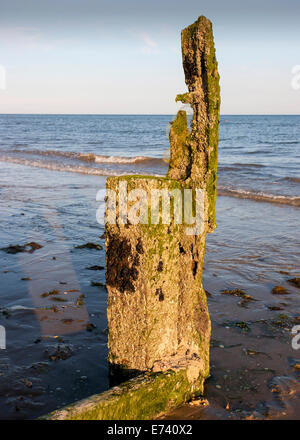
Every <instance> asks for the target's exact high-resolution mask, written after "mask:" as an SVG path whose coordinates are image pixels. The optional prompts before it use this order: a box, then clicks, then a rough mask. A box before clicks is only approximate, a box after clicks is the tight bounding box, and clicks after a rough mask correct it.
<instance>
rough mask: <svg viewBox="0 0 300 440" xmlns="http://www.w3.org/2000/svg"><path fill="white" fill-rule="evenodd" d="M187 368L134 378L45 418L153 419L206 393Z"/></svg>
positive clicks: (200, 381)
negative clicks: (190, 375)
mask: <svg viewBox="0 0 300 440" xmlns="http://www.w3.org/2000/svg"><path fill="white" fill-rule="evenodd" d="M191 379H192V378H191V377H189V372H188V370H187V369H181V370H178V371H167V372H162V373H150V374H147V375H142V376H139V377H136V378H134V379H131V380H129V381H127V382H124V383H123V384H121V385H119V386H117V387H114V388H111V389H110V390H108V391H105V392H104V393H102V394H95V395H93V396H91V397H88V398H87V399H84V400H82V401H80V402H76V403H74V404H72V405H69V406H66V407H64V408H62V409H59V410H57V411H53V412H52V413H50V414H48V415H46V416H45V417H42V419H47V420H149V419H153V418H154V417H156V416H158V415H160V414H161V413H164V412H166V411H168V410H169V409H171V408H174V407H176V406H178V405H180V404H181V403H183V402H187V401H188V400H190V399H191V398H193V397H195V396H198V395H199V394H200V393H202V392H203V379H202V378H201V377H199V378H198V379H197V380H196V381H193V380H191Z"/></svg>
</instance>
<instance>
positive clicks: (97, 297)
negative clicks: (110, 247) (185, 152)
mask: <svg viewBox="0 0 300 440" xmlns="http://www.w3.org/2000/svg"><path fill="white" fill-rule="evenodd" d="M170 120H172V116H158V115H157V116H71V115H70V116H68V115H66V116H61V115H59V116H56V115H51V116H46V115H43V116H41V115H1V116H0V212H1V230H0V248H2V247H5V246H9V245H10V244H24V243H26V242H30V241H35V242H38V243H39V244H41V245H42V246H43V247H42V248H41V249H39V250H37V251H35V252H34V253H32V254H29V253H19V254H15V255H13V254H7V253H5V252H3V251H0V325H3V326H5V328H6V334H7V348H6V350H0V418H7V417H9V418H13V419H15V418H32V417H36V416H38V415H41V414H44V413H46V412H47V411H50V410H53V409H55V408H58V407H60V406H62V405H64V404H65V403H70V402H73V401H74V400H76V399H81V398H83V397H85V396H88V395H90V394H93V393H96V392H101V391H103V390H105V389H107V387H108V386H109V383H108V375H107V365H106V356H107V346H106V343H107V330H106V327H107V321H106V298H107V296H106V295H107V294H106V289H105V286H104V284H105V270H103V269H99V270H97V271H94V270H90V269H89V267H91V266H93V265H99V266H102V267H104V266H105V253H104V250H100V251H97V250H88V249H76V246H77V245H81V244H84V243H86V242H94V243H99V244H102V246H103V245H104V240H103V238H101V236H102V234H103V226H101V225H99V224H98V223H97V221H96V210H97V207H98V203H97V202H96V194H97V191H98V190H99V189H102V188H104V187H105V179H106V176H108V175H118V174H122V173H124V174H127V173H135V174H136V173H143V174H145V173H151V174H153V173H154V174H159V175H163V174H165V172H166V171H167V165H166V162H165V161H164V160H163V158H165V157H167V156H168V137H167V130H168V123H169V121H170ZM299 161H300V116H222V117H221V124H220V145H219V168H218V190H219V195H220V197H218V202H217V222H218V228H217V229H216V231H215V232H214V234H209V235H208V236H207V247H206V256H205V268H204V277H203V280H204V281H203V282H204V287H205V288H206V289H207V290H208V291H209V292H210V294H211V296H210V297H208V303H209V309H210V313H211V318H212V323H213V334H212V336H213V339H212V357H211V359H212V361H211V364H212V379H211V380H210V382H209V385H208V386H209V391H208V392H209V400H210V401H211V406H210V408H213V407H214V405H213V404H212V401H213V400H212V399H213V397H212V396H214V395H215V393H216V388H215V385H216V384H220V383H221V385H222V389H221V391H220V396H219V397H220V405H221V406H222V405H223V403H224V396H225V397H226V398H227V397H228V396H234V395H235V394H236V397H235V398H236V399H237V400H236V401H234V400H233V401H232V403H231V406H232V407H233V408H234V404H235V403H234V402H236V405H237V408H241V405H242V404H241V403H240V400H239V399H242V400H243V401H244V403H245V405H244V407H245V408H246V407H247V405H246V402H248V401H250V400H251V405H252V407H253V408H255V407H256V404H257V405H258V408H260V407H259V405H261V404H260V403H259V402H261V401H262V400H268V399H272V393H271V391H270V390H269V388H268V383H269V381H270V380H271V379H272V380H273V379H274V378H275V379H276V381H277V382H278V381H279V384H281V382H280V381H281V379H280V378H281V377H284V378H285V380H289V381H291V383H293V381H294V380H295V377H294V373H295V372H293V368H292V364H293V362H294V361H293V359H294V358H296V357H297V356H296V355H297V353H296V352H295V350H292V348H291V344H290V328H288V326H287V327H285V326H284V325H283V327H282V328H280V329H279V330H280V332H279V333H278V334H277V333H276V337H275V338H274V337H273V336H274V335H273V333H272V331H273V330H272V331H271V330H270V328H271V329H272V328H273V327H272V325H271V323H272V322H273V321H274V319H275V317H276V316H277V315H276V314H278V313H282V314H284V315H285V316H286V317H287V318H286V319H287V321H286V323H287V324H288V325H291V322H292V321H291V320H292V319H294V318H295V314H299V306H300V296H299V289H297V288H296V287H294V286H292V285H291V284H290V283H289V282H288V279H289V278H291V277H295V276H299V261H300V253H299V249H300V246H299V242H300V237H299V205H300V203H299V201H300V198H299V185H300V176H299ZM24 278H25V280H24ZM93 281H96V282H97V283H102V284H103V286H101V285H98V286H93V285H92V282H93ZM62 283H63V284H62ZM65 283H66V284H65ZM278 284H280V285H282V286H284V287H286V288H287V290H288V291H289V294H288V295H286V296H284V298H283V297H282V296H276V295H272V294H271V291H272V287H274V285H278ZM234 288H242V289H243V290H245V291H246V293H247V294H250V295H251V296H253V297H254V298H255V299H256V301H252V302H250V303H249V304H247V305H246V306H245V307H243V306H241V305H240V304H239V298H236V297H231V296H228V295H222V294H221V291H222V290H223V289H234ZM52 289H57V290H58V291H59V294H58V296H59V297H60V298H62V299H63V300H64V301H63V302H55V301H54V300H53V299H52V298H51V296H49V297H43V296H42V294H43V293H45V292H48V291H50V290H52ZM80 294H84V295H85V297H84V305H82V306H77V305H76V301H77V299H78V296H79V295H80ZM53 306H55V307H53ZM270 306H272V307H273V309H270V308H269V307H270ZM274 307H275V309H274ZM277 309H278V310H279V309H280V311H277V312H276V310H277ZM274 310H275V311H274ZM235 321H246V322H247V323H248V324H249V327H250V328H251V331H250V332H249V335H250V336H248V334H247V335H246V334H244V333H243V332H241V331H240V330H239V329H238V328H236V327H234V324H233V322H235ZM87 323H92V324H93V325H94V326H95V327H93V328H92V331H87V330H86V325H87ZM223 346H224V347H225V349H226V350H227V351H226V350H225V349H224V350H225V351H222V350H223V349H220V348H219V347H223ZM58 347H60V348H59V350H62V351H64V352H65V353H66V356H65V358H64V356H62V357H63V358H62V359H58V360H53V358H51V355H52V354H53V353H54V354H55V353H57V349H58ZM227 347H228V348H227ZM230 347H233V348H230ZM246 348H251V349H252V350H256V351H257V352H267V356H266V355H262V357H261V358H257V357H253V356H252V358H251V359H250V357H248V358H249V359H248V358H247V357H246V356H245V349H246ZM220 350H221V351H220ZM225 355H226V356H225ZM224 356H225V357H224ZM225 364H226V371H227V370H228V371H229V372H231V373H226V374H227V375H228V377H229V378H231V379H230V380H231V381H232V382H231V384H229V385H226V383H224V385H223V382H224V381H225V379H224V378H223V376H224V366H225ZM257 365H259V367H258V366H257ZM259 368H261V371H265V370H264V368H268V370H266V371H268V373H266V374H268V375H267V376H265V375H264V374H262V373H261V372H260V373H259V377H258V376H257V374H258V370H259ZM244 371H247V377H246V378H244ZM270 371H271V372H272V373H270ZM231 374H233V376H232V377H231V376H230V375H231ZM295 374H296V373H295ZM249 375H250V376H251V377H252V378H253V382H255V383H256V385H255V386H256V389H257V390H259V394H258V391H255V387H254V385H251V387H252V388H253V390H254V391H253V393H252V391H251V392H250V391H241V390H243V389H244V388H242V387H244V386H245V384H244V383H240V382H241V381H244V380H246V382H247V381H248V380H250V379H249V377H250V376H249ZM224 377H225V376H224ZM278 378H279V379H278ZM286 378H287V379H286ZM25 379H26V380H27V382H26V380H25ZM275 379H274V380H275ZM251 380H252V379H251ZM28 381H29V382H30V383H31V384H32V386H31V387H30V385H28ZM222 381H223V382H222ZM259 381H260V382H259ZM277 382H276V383H277ZM282 386H283V388H284V387H285V386H286V382H284V384H283V385H282ZM292 386H293V385H292ZM226 387H227V388H228V389H229V391H228V392H227V391H226V389H227V388H226ZM252 388H251V389H252ZM245 389H246V388H245ZM284 389H285V388H284ZM251 393H252V394H251ZM227 394H228V396H227ZM294 394H295V393H294ZM291 395H292V393H291ZM240 396H242V397H240ZM216 399H217V398H216ZM232 399H233V397H232ZM216 405H217V404H216ZM221 406H220V407H221ZM248 406H249V405H248ZM258 410H259V409H258ZM287 414H288V413H287ZM227 416H228V413H226V411H225V412H222V414H221V415H220V416H219V417H225V418H226V417H227Z"/></svg>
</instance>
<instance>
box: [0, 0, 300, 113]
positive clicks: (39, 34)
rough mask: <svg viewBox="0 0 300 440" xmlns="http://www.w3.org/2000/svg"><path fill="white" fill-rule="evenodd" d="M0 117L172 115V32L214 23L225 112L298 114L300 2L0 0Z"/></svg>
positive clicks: (179, 82)
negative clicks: (202, 18) (295, 81)
mask: <svg viewBox="0 0 300 440" xmlns="http://www.w3.org/2000/svg"><path fill="white" fill-rule="evenodd" d="M0 8H1V9H0V65H2V66H4V68H5V70H6V89H5V90H1V89H0V113H117V114H118V113H130V114H137V113H160V114H171V113H175V112H176V110H177V108H178V106H177V105H176V104H175V102H174V100H175V96H176V94H177V93H181V92H182V91H184V90H185V83H184V76H183V71H182V63H181V53H180V31H181V29H182V28H184V27H186V26H187V25H189V24H191V23H192V22H194V21H195V20H196V19H197V17H198V16H199V15H206V16H207V17H208V18H210V19H211V21H212V22H213V27H214V35H215V45H216V50H217V58H218V61H219V71H220V75H221V93H222V107H221V111H222V113H223V114H241V113H242V114H245V113H246V114H247V113H248V114H249V113H250V114H274V113H275V114H276V113H277V114H289V113H294V114H299V113H300V89H299V90H293V88H292V86H291V81H292V73H291V70H292V68H293V66H295V65H300V50H299V49H300V26H299V18H300V2H299V0H286V1H283V0H264V1H262V0H260V1H258V0H252V1H248V0H246V1H243V2H242V1H237V0H228V1H221V0H210V1H208V0H207V1H203V0H185V1H183V0H181V1H179V0H172V1H171V0H160V1H157V0H151V1H150V0H148V1H146V0H129V1H127V0H110V1H108V0H97V1H96V0H60V1H58V0H52V1H48V0H43V1H38V0H7V1H4V0H0Z"/></svg>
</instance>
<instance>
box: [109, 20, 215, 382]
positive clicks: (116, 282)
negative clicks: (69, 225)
mask: <svg viewBox="0 0 300 440" xmlns="http://www.w3.org/2000/svg"><path fill="white" fill-rule="evenodd" d="M182 59H183V67H184V73H185V78H186V84H187V86H188V90H189V92H188V93H185V94H183V95H178V96H177V98H176V100H179V101H182V102H183V103H188V104H190V105H191V106H192V108H193V121H192V127H191V131H189V129H188V125H187V116H186V112H185V111H179V112H178V114H177V117H176V119H175V120H174V122H172V125H171V129H170V135H169V138H170V146H171V155H170V165H169V171H168V174H167V177H166V178H159V177H149V176H125V177H124V176H122V177H112V178H109V179H107V190H109V191H108V199H109V201H108V204H109V207H108V210H107V214H108V223H107V224H106V264H107V272H106V283H107V290H108V310H107V314H108V325H109V339H108V341H109V342H108V344H109V357H108V359H109V362H110V365H111V368H112V371H113V372H114V371H116V370H117V371H119V372H120V370H121V371H123V372H125V373H129V372H130V371H134V372H135V373H138V372H145V371H166V370H170V369H171V370H178V369H186V370H187V377H188V379H189V380H190V381H191V383H193V386H194V389H195V390H198V391H202V387H203V382H204V379H205V378H206V377H207V376H208V375H209V343H210V319H209V313H208V309H207V304H206V295H205V292H204V289H203V287H202V266H203V259H204V252H205V235H206V233H207V232H212V231H213V230H214V228H215V226H216V215H215V209H216V207H215V205H216V172H217V148H218V125H219V107H220V89H219V74H218V70H217V61H216V57H215V49H214V42H213V34H212V25H211V22H210V21H209V20H208V19H207V18H205V17H203V16H201V17H199V19H198V20H197V21H196V22H195V23H194V24H192V25H191V26H189V27H187V28H186V29H184V30H183V31H182ZM191 189H192V190H193V194H194V196H196V197H198V199H195V197H194V202H193V204H194V211H195V210H196V211H197V209H198V208H199V206H200V205H201V209H200V210H199V212H198V214H199V215H200V217H199V218H201V224H200V223H199V222H198V224H197V225H193V226H194V230H193V229H191V225H189V224H188V223H189V222H188V221H187V218H186V217H187V214H188V212H187V211H188V210H187V209H186V206H185V204H187V203H188V197H187V196H186V194H190V193H189V192H188V191H187V190H191ZM154 196H155V197H154ZM197 200H198V202H199V203H197ZM181 202H182V205H181ZM159 207H161V208H162V211H163V209H164V208H165V209H168V208H170V211H171V215H170V216H169V217H168V214H167V213H166V212H165V213H163V212H162V213H161V214H162V217H161V218H159V216H158V215H157V214H158V209H159ZM175 208H177V209H175ZM180 217H181V218H180ZM196 217H197V215H196ZM180 220H182V222H181V223H180ZM198 220H199V219H198ZM196 222H197V221H196Z"/></svg>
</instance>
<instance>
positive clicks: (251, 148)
mask: <svg viewBox="0 0 300 440" xmlns="http://www.w3.org/2000/svg"><path fill="white" fill-rule="evenodd" d="M170 120H172V116H80V115H79V116H74V115H65V116H63V115H59V116H57V115H50V116H47V115H36V116H35V115H29V116H27V115H23V116H22V115H15V116H12V115H2V116H0V161H3V162H10V163H17V164H22V165H27V166H32V167H39V168H47V169H52V170H58V171H70V172H75V173H85V174H93V175H102V176H109V175H118V174H123V173H124V174H127V173H134V174H136V173H144V174H145V173H155V174H165V172H166V169H167V166H166V163H165V161H164V160H163V158H166V157H167V156H168V147H169V145H168V137H167V131H168V123H169V121H170ZM219 151H220V153H219V170H218V177H219V193H220V194H228V195H233V196H238V197H244V198H255V199H262V200H266V201H270V202H272V201H275V202H277V203H286V204H291V205H296V206H300V198H299V185H300V177H299V168H300V116H222V117H221V124H220V145H219Z"/></svg>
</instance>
